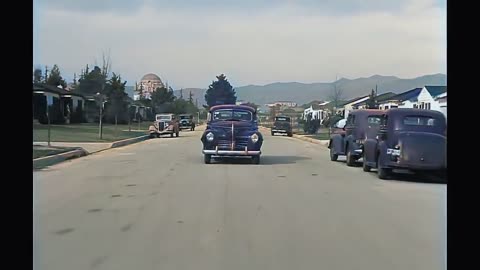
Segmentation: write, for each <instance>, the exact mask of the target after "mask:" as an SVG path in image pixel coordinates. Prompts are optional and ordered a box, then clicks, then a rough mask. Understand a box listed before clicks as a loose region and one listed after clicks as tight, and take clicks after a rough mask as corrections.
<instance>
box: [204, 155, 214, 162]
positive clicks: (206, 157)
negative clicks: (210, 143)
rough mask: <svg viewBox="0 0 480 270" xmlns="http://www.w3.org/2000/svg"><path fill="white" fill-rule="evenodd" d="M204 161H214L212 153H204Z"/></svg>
mask: <svg viewBox="0 0 480 270" xmlns="http://www.w3.org/2000/svg"><path fill="white" fill-rule="evenodd" d="M203 162H205V164H210V163H211V162H212V155H207V154H205V155H203Z"/></svg>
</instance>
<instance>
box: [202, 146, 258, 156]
mask: <svg viewBox="0 0 480 270" xmlns="http://www.w3.org/2000/svg"><path fill="white" fill-rule="evenodd" d="M202 153H203V154H205V155H216V156H259V155H260V154H261V153H262V151H257V150H248V148H247V147H245V150H243V151H239V150H218V147H215V150H206V149H203V150H202Z"/></svg>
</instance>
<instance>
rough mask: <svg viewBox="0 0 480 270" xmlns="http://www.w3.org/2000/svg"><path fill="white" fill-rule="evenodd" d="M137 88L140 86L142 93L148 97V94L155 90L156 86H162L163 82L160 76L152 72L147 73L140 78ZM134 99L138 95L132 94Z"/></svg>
mask: <svg viewBox="0 0 480 270" xmlns="http://www.w3.org/2000/svg"><path fill="white" fill-rule="evenodd" d="M138 87H139V88H142V89H143V91H142V95H143V96H144V97H145V98H150V94H151V93H152V92H153V91H155V89H157V88H159V87H160V88H162V87H164V84H163V82H162V80H161V79H160V77H158V76H157V75H156V74H153V73H148V74H146V75H144V76H143V77H142V79H141V80H140V84H139V85H138ZM134 99H135V100H138V99H139V95H138V94H137V95H135V96H134Z"/></svg>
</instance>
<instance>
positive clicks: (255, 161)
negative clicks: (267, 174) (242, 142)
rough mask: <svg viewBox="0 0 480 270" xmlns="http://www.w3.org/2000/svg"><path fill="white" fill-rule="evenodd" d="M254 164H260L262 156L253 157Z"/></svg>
mask: <svg viewBox="0 0 480 270" xmlns="http://www.w3.org/2000/svg"><path fill="white" fill-rule="evenodd" d="M252 164H260V155H258V156H253V157H252Z"/></svg>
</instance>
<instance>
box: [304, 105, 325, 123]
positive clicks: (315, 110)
mask: <svg viewBox="0 0 480 270" xmlns="http://www.w3.org/2000/svg"><path fill="white" fill-rule="evenodd" d="M329 103H330V101H325V102H322V103H320V104H315V103H313V104H310V107H308V108H307V109H305V110H304V111H303V119H307V117H308V115H311V117H312V119H320V123H322V122H323V120H324V119H325V118H326V117H327V115H328V110H327V108H326V106H327V105H328V104H329Z"/></svg>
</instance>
